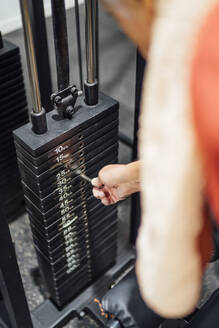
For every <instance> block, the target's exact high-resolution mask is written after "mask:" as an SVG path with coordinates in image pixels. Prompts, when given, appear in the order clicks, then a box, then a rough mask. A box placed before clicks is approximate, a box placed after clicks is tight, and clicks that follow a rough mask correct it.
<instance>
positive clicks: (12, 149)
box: [0, 142, 16, 157]
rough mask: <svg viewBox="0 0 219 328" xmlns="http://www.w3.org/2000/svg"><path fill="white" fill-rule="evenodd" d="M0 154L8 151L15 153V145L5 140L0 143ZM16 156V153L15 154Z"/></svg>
mask: <svg viewBox="0 0 219 328" xmlns="http://www.w3.org/2000/svg"><path fill="white" fill-rule="evenodd" d="M0 152H1V156H3V157H4V156H5V155H6V156H7V155H8V154H10V153H13V154H16V150H15V146H14V144H13V142H7V143H5V144H3V145H0ZM15 156H16V155H15Z"/></svg>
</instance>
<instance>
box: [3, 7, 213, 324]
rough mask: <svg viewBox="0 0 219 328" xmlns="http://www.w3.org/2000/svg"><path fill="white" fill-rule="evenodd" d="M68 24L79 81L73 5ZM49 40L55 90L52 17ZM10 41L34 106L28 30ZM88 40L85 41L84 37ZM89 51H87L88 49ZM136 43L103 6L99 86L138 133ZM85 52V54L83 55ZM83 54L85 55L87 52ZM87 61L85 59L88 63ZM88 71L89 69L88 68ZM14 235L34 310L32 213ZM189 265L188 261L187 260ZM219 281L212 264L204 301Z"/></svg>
mask: <svg viewBox="0 0 219 328" xmlns="http://www.w3.org/2000/svg"><path fill="white" fill-rule="evenodd" d="M67 15H68V16H67V18H68V24H69V46H70V58H71V62H70V65H71V82H73V83H77V85H79V84H78V80H79V79H78V66H77V44H76V32H75V20H74V12H73V10H69V11H68V13H67ZM83 22H84V10H83V8H81V23H82V24H81V27H82V31H81V32H82V33H81V35H82V40H84V29H83ZM47 31H48V43H49V51H50V62H51V73H52V81H53V90H54V91H56V89H57V87H56V70H55V67H56V66H55V56H54V46H53V38H52V22H51V19H50V18H48V19H47ZM4 37H5V38H6V39H8V40H9V41H12V42H14V43H15V44H16V45H18V46H19V47H20V51H21V56H22V62H23V70H24V78H25V82H26V91H27V98H28V103H29V108H31V99H30V89H29V80H28V76H27V66H26V58H25V50H24V40H23V33H22V31H21V30H17V31H15V32H13V33H10V34H8V35H6V36H4ZM83 45H84V42H83ZM83 52H84V51H83ZM135 53H136V49H135V47H134V46H133V45H132V44H131V43H130V41H129V40H128V39H127V38H126V36H125V35H124V34H123V33H122V32H121V30H120V29H119V27H118V25H117V24H116V23H115V21H114V20H113V19H112V18H111V17H110V16H108V15H107V14H106V13H105V12H104V11H103V10H102V9H101V10H100V88H101V91H103V92H105V93H106V94H108V95H110V96H112V97H114V98H115V99H117V100H119V102H120V108H121V110H120V131H121V132H123V133H125V134H126V135H127V136H128V137H130V138H132V136H133V119H134V96H135ZM83 57H84V56H83ZM83 60H84V58H83ZM84 67H85V65H84ZM84 76H85V70H84ZM119 151H120V154H119V161H120V163H128V162H129V161H130V160H131V151H130V149H129V148H128V147H127V146H125V145H123V144H121V143H120V149H119ZM129 216H130V200H126V201H124V202H123V203H121V204H120V205H119V221H120V223H119V224H120V228H121V227H122V228H121V229H120V232H121V233H123V234H125V236H126V239H127V240H128V234H129ZM10 229H11V233H12V237H13V240H14V242H15V247H16V252H17V257H18V263H19V266H20V270H21V275H22V279H23V284H24V287H25V291H26V296H27V300H28V304H29V307H30V310H33V309H34V308H35V307H36V306H38V305H39V304H41V303H42V302H43V300H44V299H45V297H46V293H45V291H44V289H43V285H42V282H41V279H40V274H39V270H38V265H37V259H36V255H35V252H34V247H33V242H32V237H31V232H30V227H29V222H28V218H27V215H26V214H25V215H23V216H21V217H20V218H19V219H18V220H17V221H15V222H13V223H12V224H11V225H10ZM182 265H183V264H182ZM185 265H186V264H185ZM218 285H219V264H218V263H215V264H210V265H209V268H208V270H207V273H206V275H205V278H204V288H203V289H204V291H203V296H202V299H201V302H200V304H203V303H204V302H205V301H206V299H207V298H208V297H209V296H210V295H211V293H212V292H213V291H214V290H215V289H216V288H217V287H218ZM66 327H68V328H71V327H74V328H76V327H97V326H96V324H95V323H94V322H91V319H90V318H85V319H84V320H83V321H78V320H73V321H72V322H70V323H69V324H68V325H67V326H66Z"/></svg>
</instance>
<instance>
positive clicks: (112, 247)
mask: <svg viewBox="0 0 219 328" xmlns="http://www.w3.org/2000/svg"><path fill="white" fill-rule="evenodd" d="M112 236H113V235H112ZM114 236H115V235H114ZM104 245H106V246H104ZM116 251H117V247H116V240H114V242H113V243H111V244H106V243H104V242H102V246H101V248H100V246H97V247H96V251H93V258H92V259H90V260H89V259H88V258H87V257H86V256H84V257H83V258H81V259H80V260H78V261H77V260H76V262H73V269H74V268H75V266H77V267H78V269H79V270H80V266H82V267H83V266H84V265H86V264H89V263H90V266H91V268H92V262H93V261H94V262H95V264H96V263H97V260H96V261H95V258H96V259H101V262H100V263H99V265H98V267H97V270H96V271H98V272H99V271H100V270H104V269H105V267H106V265H107V266H108V265H109V263H111V262H112V260H113V261H115V257H116ZM37 253H38V256H40V258H41V260H42V262H44V268H45V270H46V271H47V273H48V272H50V273H51V274H50V277H51V279H52V282H53V285H54V286H55V287H56V288H62V287H63V286H64V285H66V284H67V283H69V281H70V280H71V281H72V280H74V279H75V276H76V275H77V272H76V273H75V270H73V272H70V274H68V273H67V271H68V269H67V267H65V269H64V270H63V271H62V272H61V273H60V274H59V276H57V278H55V274H54V271H53V270H52V268H51V267H50V263H51V262H48V263H47V260H46V259H45V257H44V255H43V254H42V253H41V251H40V250H39V249H37ZM106 254H107V255H108V258H107V260H106V258H104V257H105V256H106ZM70 268H71V266H70ZM70 271H71V270H70Z"/></svg>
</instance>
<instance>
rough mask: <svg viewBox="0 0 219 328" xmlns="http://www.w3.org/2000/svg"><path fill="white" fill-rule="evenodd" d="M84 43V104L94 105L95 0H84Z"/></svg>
mask: <svg viewBox="0 0 219 328" xmlns="http://www.w3.org/2000/svg"><path fill="white" fill-rule="evenodd" d="M85 13H86V15H85V41H86V61H87V63H86V67H87V78H86V81H85V85H84V86H85V102H86V103H87V104H88V105H96V104H97V102H98V81H97V58H98V56H97V53H96V52H97V49H98V47H97V39H98V24H97V0H85Z"/></svg>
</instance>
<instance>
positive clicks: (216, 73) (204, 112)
mask: <svg viewBox="0 0 219 328" xmlns="http://www.w3.org/2000/svg"><path fill="white" fill-rule="evenodd" d="M191 92H192V94H191V95H192V101H193V108H194V121H195V127H196V131H197V135H198V138H199V141H200V146H201V148H202V152H203V155H204V162H205V176H206V191H207V198H208V201H209V203H210V206H211V208H212V209H213V212H214V214H215V216H216V220H217V223H218V224H219V5H217V6H216V7H215V8H214V10H213V11H212V12H211V14H210V15H209V16H208V18H207V19H206V21H205V23H204V24H203V26H202V29H201V32H200V34H199V40H198V47H197V48H196V53H195V57H194V60H193V67H192V75H191Z"/></svg>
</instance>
